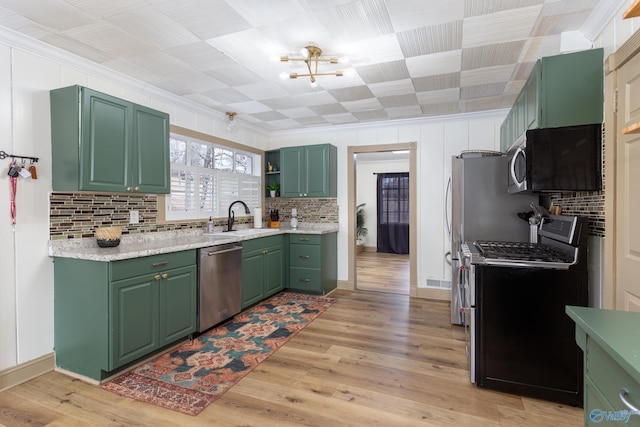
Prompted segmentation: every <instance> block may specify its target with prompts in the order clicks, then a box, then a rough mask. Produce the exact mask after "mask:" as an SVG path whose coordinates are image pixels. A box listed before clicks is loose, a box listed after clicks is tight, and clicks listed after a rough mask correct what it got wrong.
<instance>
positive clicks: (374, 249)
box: [364, 246, 378, 252]
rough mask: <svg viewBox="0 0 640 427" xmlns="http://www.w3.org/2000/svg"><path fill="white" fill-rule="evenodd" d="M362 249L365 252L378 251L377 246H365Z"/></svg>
mask: <svg viewBox="0 0 640 427" xmlns="http://www.w3.org/2000/svg"><path fill="white" fill-rule="evenodd" d="M364 251H365V252H378V247H377V246H365V247H364Z"/></svg>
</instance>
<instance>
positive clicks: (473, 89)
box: [460, 83, 506, 99]
mask: <svg viewBox="0 0 640 427" xmlns="http://www.w3.org/2000/svg"><path fill="white" fill-rule="evenodd" d="M505 85H506V83H491V84H485V85H477V86H468V87H462V88H460V99H473V98H488V97H492V96H497V95H502V93H503V92H504V88H505Z"/></svg>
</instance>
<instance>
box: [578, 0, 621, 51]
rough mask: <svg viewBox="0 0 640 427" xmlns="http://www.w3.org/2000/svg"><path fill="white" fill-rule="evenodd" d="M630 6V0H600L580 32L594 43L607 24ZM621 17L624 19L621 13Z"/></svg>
mask: <svg viewBox="0 0 640 427" xmlns="http://www.w3.org/2000/svg"><path fill="white" fill-rule="evenodd" d="M628 4H629V0H600V1H599V2H598V4H597V5H596V7H594V8H593V10H592V11H591V15H589V18H587V20H586V21H585V23H584V24H583V25H582V27H581V28H580V32H581V33H582V34H583V35H584V36H585V37H586V38H587V39H589V40H590V41H591V42H594V41H595V40H596V38H598V37H599V36H600V34H601V33H602V31H604V29H605V27H606V26H607V24H609V22H611V21H612V20H613V19H614V18H615V17H616V14H617V13H619V12H620V10H621V9H622V8H624V7H625V6H627V5H628ZM620 16H621V17H622V13H621V12H620Z"/></svg>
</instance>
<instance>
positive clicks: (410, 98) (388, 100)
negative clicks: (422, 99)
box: [378, 93, 418, 108]
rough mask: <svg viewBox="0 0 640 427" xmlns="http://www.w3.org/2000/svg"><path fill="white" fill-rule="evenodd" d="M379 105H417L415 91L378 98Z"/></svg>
mask: <svg viewBox="0 0 640 427" xmlns="http://www.w3.org/2000/svg"><path fill="white" fill-rule="evenodd" d="M378 101H380V105H382V106H383V107H384V108H393V107H403V106H411V105H418V98H417V97H416V94H415V93H408V94H406V95H394V96H385V97H381V98H378Z"/></svg>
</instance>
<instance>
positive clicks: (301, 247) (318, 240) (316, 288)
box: [288, 233, 338, 295]
mask: <svg viewBox="0 0 640 427" xmlns="http://www.w3.org/2000/svg"><path fill="white" fill-rule="evenodd" d="M337 236H338V233H327V234H290V235H289V286H288V288H289V289H290V290H292V291H296V292H303V293H310V294H316V295H325V294H327V293H329V292H331V291H332V290H333V289H335V288H336V287H337V277H338V274H337V271H338V258H337V249H338V241H337Z"/></svg>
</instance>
